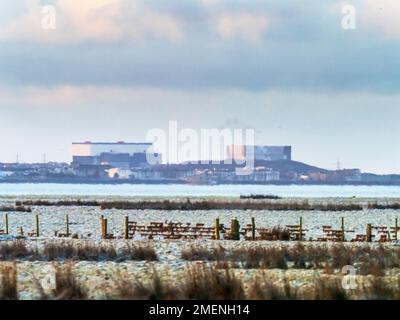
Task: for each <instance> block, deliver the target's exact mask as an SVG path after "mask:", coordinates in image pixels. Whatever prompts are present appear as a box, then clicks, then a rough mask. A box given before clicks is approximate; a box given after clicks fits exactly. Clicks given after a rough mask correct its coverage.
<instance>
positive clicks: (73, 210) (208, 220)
mask: <svg viewBox="0 0 400 320" xmlns="http://www.w3.org/2000/svg"><path fill="white" fill-rule="evenodd" d="M41 198H42V197H41ZM24 199H26V198H24V197H5V196H3V197H2V198H0V206H2V205H5V206H10V205H11V206H12V205H14V204H15V201H16V200H24ZM29 199H32V197H30V198H29ZM46 199H50V200H54V199H57V200H59V199H70V197H63V198H60V197H57V198H54V197H50V198H49V197H47V198H46ZM84 199H85V200H87V199H96V200H100V201H102V200H104V199H107V200H111V199H121V198H114V197H112V198H108V197H107V198H104V197H90V198H84ZM123 199H129V198H123ZM135 199H137V198H135ZM131 200H132V199H131ZM289 201H296V199H292V200H289ZM311 201H329V202H338V203H342V202H347V203H348V202H357V203H359V202H361V203H365V202H368V201H374V199H364V200H360V199H349V198H344V199H341V198H335V199H329V200H326V199H317V200H311ZM381 201H382V200H381ZM36 214H39V215H40V229H41V236H43V237H52V236H54V232H55V231H65V216H66V215H67V214H68V215H69V219H70V230H71V233H77V234H78V235H79V236H80V237H83V238H90V239H99V238H100V216H101V215H103V216H104V218H107V219H108V228H109V232H111V233H114V234H115V236H117V237H118V236H122V232H123V222H124V217H125V216H129V220H130V221H136V222H137V223H138V224H148V223H150V222H165V221H172V222H182V223H189V222H190V223H204V224H205V225H206V226H210V227H211V226H213V225H214V220H215V219H216V218H220V222H221V223H224V224H225V225H227V226H228V225H229V224H230V221H231V219H232V218H234V217H237V218H238V220H239V223H240V224H241V225H242V226H244V225H247V224H249V223H251V218H252V217H254V218H255V221H256V226H257V227H274V226H285V225H293V224H298V222H299V219H300V217H303V225H304V229H307V230H308V231H307V232H306V239H308V238H310V237H312V238H314V239H315V238H317V237H318V236H322V235H323V233H322V226H324V225H331V226H332V227H333V228H339V227H340V223H341V217H344V218H345V226H346V229H347V230H354V231H355V233H348V234H347V237H348V238H350V239H351V238H353V237H354V234H356V233H360V234H362V233H365V226H366V224H367V223H371V224H372V225H374V226H394V223H395V219H396V218H400V210H375V209H374V210H362V211H345V212H337V211H336V212H322V211H268V210H261V211H260V210H209V211H159V210H117V209H109V210H101V209H100V208H99V207H84V206H79V207H78V206H65V207H58V206H32V212H9V213H8V216H9V226H10V233H12V234H16V233H17V231H18V228H19V227H21V226H22V227H23V229H24V230H25V231H26V232H29V231H33V229H34V226H35V215H36ZM1 215H4V213H0V228H1V225H2V220H3V219H2V217H1Z"/></svg>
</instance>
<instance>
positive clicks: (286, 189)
mask: <svg viewBox="0 0 400 320" xmlns="http://www.w3.org/2000/svg"><path fill="white" fill-rule="evenodd" d="M241 194H274V195H278V196H282V197H304V198H318V197H353V196H356V197H367V198H384V197H399V198H400V187H398V186H298V185H290V186H261V185H217V186H188V185H129V184H123V185H90V184H29V183H26V184H0V196H10V195H32V196H45V195H49V196H123V197H129V196H139V197H141V196H142V197H146V196H163V197H178V196H183V197H185V196H202V197H204V196H227V197H238V196H240V195H241Z"/></svg>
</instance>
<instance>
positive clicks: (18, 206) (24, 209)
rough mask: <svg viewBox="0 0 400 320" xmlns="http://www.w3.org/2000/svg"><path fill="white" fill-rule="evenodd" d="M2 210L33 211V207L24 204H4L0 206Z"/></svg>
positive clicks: (0, 210)
mask: <svg viewBox="0 0 400 320" xmlns="http://www.w3.org/2000/svg"><path fill="white" fill-rule="evenodd" d="M0 212H32V208H30V207H26V206H24V205H16V206H2V207H0Z"/></svg>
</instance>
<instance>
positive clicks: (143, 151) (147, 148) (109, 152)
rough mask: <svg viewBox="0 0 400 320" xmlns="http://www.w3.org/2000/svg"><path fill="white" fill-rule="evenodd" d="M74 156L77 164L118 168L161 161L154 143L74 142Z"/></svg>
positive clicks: (142, 165) (141, 165)
mask: <svg viewBox="0 0 400 320" xmlns="http://www.w3.org/2000/svg"><path fill="white" fill-rule="evenodd" d="M71 152H72V158H73V164H75V165H109V166H111V167H116V168H132V167H146V166H147V165H149V161H148V159H150V158H151V159H152V164H153V165H154V164H159V163H161V160H162V159H161V154H158V153H154V151H153V144H152V143H130V142H123V141H119V142H115V143H114V142H90V141H86V142H74V143H72V150H71Z"/></svg>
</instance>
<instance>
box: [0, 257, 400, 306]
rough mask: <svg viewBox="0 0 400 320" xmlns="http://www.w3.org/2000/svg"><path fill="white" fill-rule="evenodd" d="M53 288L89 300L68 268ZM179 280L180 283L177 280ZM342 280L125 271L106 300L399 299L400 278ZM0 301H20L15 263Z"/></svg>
mask: <svg viewBox="0 0 400 320" xmlns="http://www.w3.org/2000/svg"><path fill="white" fill-rule="evenodd" d="M54 266H55V274H54V279H55V283H54V287H53V288H51V289H46V290H45V289H44V288H43V287H41V285H40V284H39V282H38V287H37V290H38V293H39V299H42V300H86V299H91V298H92V296H91V294H90V288H89V287H88V283H87V282H86V280H82V279H81V278H80V277H79V276H78V274H77V271H76V270H74V267H73V265H72V264H71V263H64V264H55V265H54ZM178 278H179V281H178ZM342 279H343V277H337V276H315V277H314V278H312V279H311V280H309V283H308V284H306V285H305V286H304V287H298V286H297V285H295V284H293V283H292V282H291V281H290V280H289V279H288V278H286V277H284V278H283V279H280V280H279V281H277V279H273V278H270V277H269V276H268V275H266V274H265V273H261V274H258V275H256V276H254V277H252V278H251V279H247V280H244V279H242V278H240V277H238V276H236V274H235V272H234V271H233V270H231V269H229V268H225V269H222V270H221V269H217V268H214V267H210V266H205V265H201V266H199V265H191V266H189V267H188V268H186V269H185V270H184V271H182V272H181V274H180V275H179V276H175V277H174V278H171V277H165V276H162V275H161V274H160V273H159V272H157V271H156V270H155V269H153V270H152V271H151V273H150V274H149V276H148V277H147V278H146V279H139V278H138V277H135V276H131V275H129V274H127V273H126V272H117V273H115V277H114V279H113V285H111V286H107V288H108V291H105V292H104V297H105V298H106V299H109V300H112V299H113V300H347V299H370V300H383V299H384V300H398V299H400V277H397V279H396V280H395V281H393V280H391V282H388V279H385V278H384V277H376V276H374V277H368V278H366V279H365V281H364V282H362V283H361V284H359V285H358V286H357V287H356V288H354V289H352V290H346V289H344V288H343V286H342ZM0 280H1V281H0V299H7V300H18V299H19V298H20V296H19V294H18V272H17V268H16V264H15V263H13V264H7V265H1V266H0Z"/></svg>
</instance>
